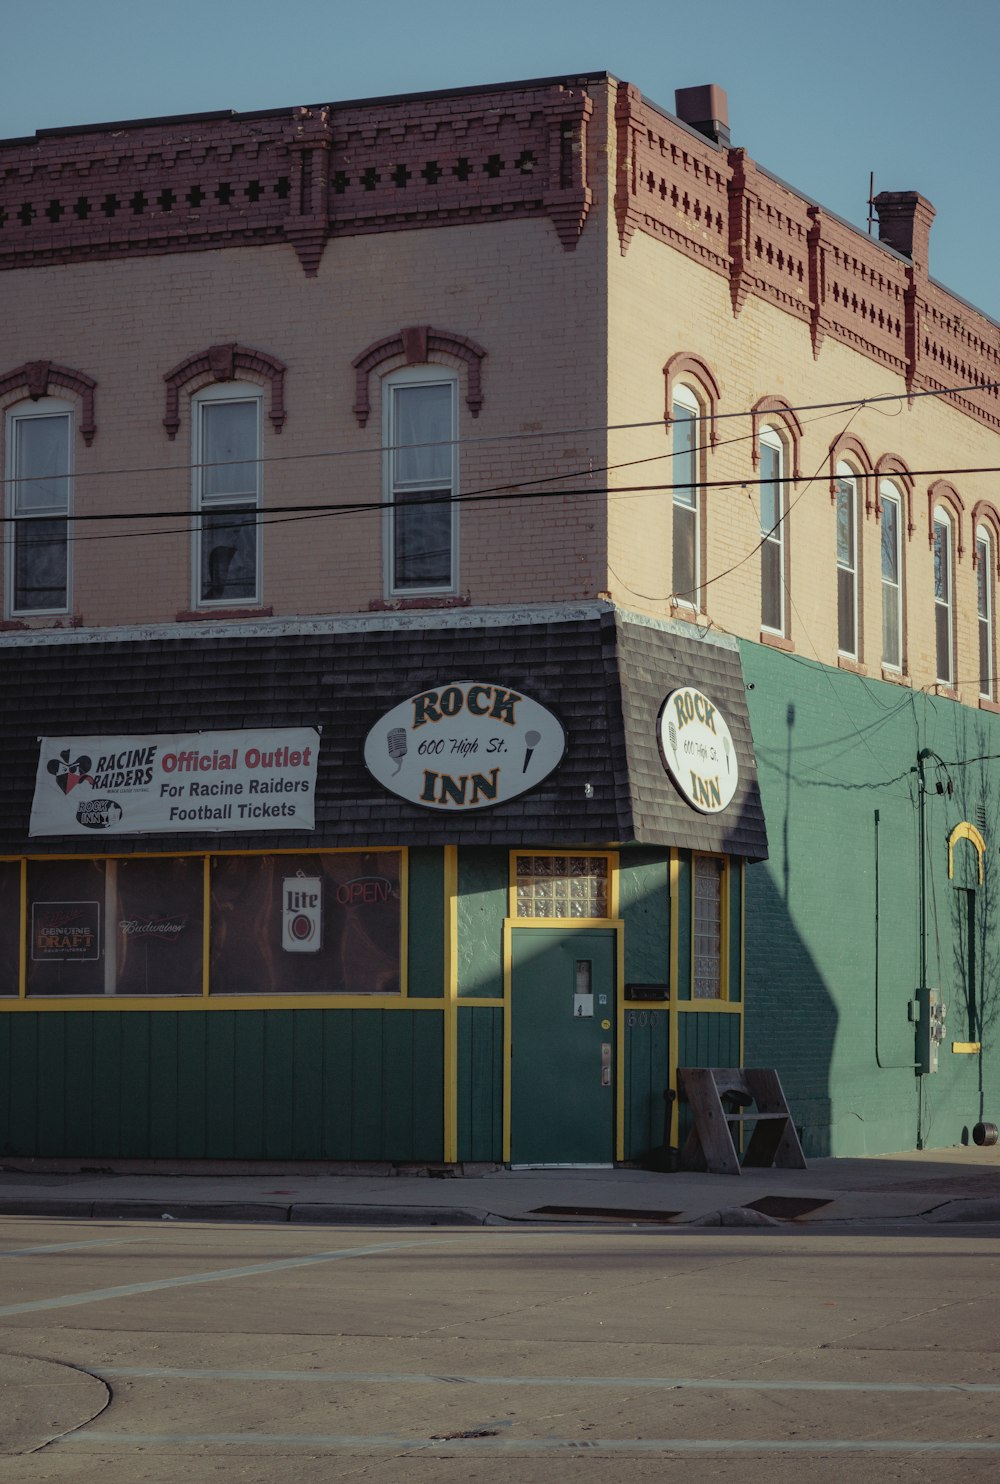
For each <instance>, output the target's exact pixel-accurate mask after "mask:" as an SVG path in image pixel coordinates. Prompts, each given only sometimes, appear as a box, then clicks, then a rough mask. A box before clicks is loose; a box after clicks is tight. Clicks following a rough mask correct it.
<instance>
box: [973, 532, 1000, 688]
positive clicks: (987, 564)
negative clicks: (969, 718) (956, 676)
mask: <svg viewBox="0 0 1000 1484" xmlns="http://www.w3.org/2000/svg"><path fill="white" fill-rule="evenodd" d="M993 543H994V538H993V533H992V532H991V531H990V529H989V527H988V526H986V525H978V526H977V527H976V615H977V618H978V624H979V694H980V695H981V696H982V697H983V698H984V700H987V701H995V700H996V698H997V697H996V688H997V682H996V646H995V643H994V637H993V620H994V614H995V607H994V602H995V589H994V582H993V573H994V572H995V570H996V568H995V565H994V562H995V557H994V544H993Z"/></svg>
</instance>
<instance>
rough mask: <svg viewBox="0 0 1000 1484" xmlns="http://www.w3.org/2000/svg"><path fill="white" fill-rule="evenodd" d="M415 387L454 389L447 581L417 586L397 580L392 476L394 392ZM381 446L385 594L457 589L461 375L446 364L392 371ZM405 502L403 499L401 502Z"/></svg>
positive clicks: (384, 396) (384, 391)
mask: <svg viewBox="0 0 1000 1484" xmlns="http://www.w3.org/2000/svg"><path fill="white" fill-rule="evenodd" d="M415 386H447V387H450V389H451V437H452V440H453V441H452V444H451V477H450V480H447V481H445V484H446V485H447V486H448V487H450V490H451V496H450V498H451V505H450V516H451V519H450V524H449V540H450V543H451V552H450V561H449V573H448V580H447V582H445V583H427V584H426V585H424V586H420V587H417V586H415V585H414V584H412V583H406V584H405V585H403V584H400V583H398V582H397V581H396V562H395V508H394V507H395V504H396V484H395V480H394V477H393V465H394V450H395V448H396V445H397V441H398V440H397V437H396V413H395V393H396V391H397V390H398V389H400V388H406V387H415ZM382 445H383V450H384V456H383V460H382V498H383V503H384V514H383V521H382V557H383V582H384V587H385V593H386V596H387V597H390V598H422V597H433V596H436V595H437V594H441V595H449V594H452V593H454V592H456V591H457V589H458V573H459V549H458V535H459V523H458V494H459V489H460V485H459V459H458V452H459V450H458V377H457V375H456V374H455V373H454V372H453V371H449V370H448V368H447V367H446V366H433V365H427V366H407V367H405V368H404V369H403V370H400V371H393V372H391V373H390V374H389V375H388V376H386V377H384V378H383V381H382ZM433 485H434V488H435V489H437V488H441V487H442V486H441V484H440V483H439V481H437V480H435V481H433ZM400 503H402V502H400Z"/></svg>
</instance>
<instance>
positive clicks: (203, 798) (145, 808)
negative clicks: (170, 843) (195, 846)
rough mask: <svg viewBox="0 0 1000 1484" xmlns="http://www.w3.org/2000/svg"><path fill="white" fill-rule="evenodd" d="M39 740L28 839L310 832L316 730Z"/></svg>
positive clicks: (265, 730)
mask: <svg viewBox="0 0 1000 1484" xmlns="http://www.w3.org/2000/svg"><path fill="white" fill-rule="evenodd" d="M40 740H41V746H40V749H39V754H38V773H37V775H36V778H35V796H34V799H33V801H32V805H31V823H30V825H29V828H28V834H29V835H89V834H91V833H98V834H105V835H135V834H152V833H158V834H159V833H168V834H184V835H195V834H198V835H200V834H203V833H206V832H215V833H219V834H222V833H231V834H243V833H244V832H245V831H247V830H312V829H314V828H315V801H316V763H317V756H318V753H319V742H320V737H319V732H318V731H315V730H314V729H313V728H312V727H289V728H282V729H277V728H273V727H266V728H261V729H259V730H257V729H254V728H247V729H246V730H245V731H238V732H188V733H181V734H178V735H176V736H166V735H164V736H152V737H42V738H41V739H40Z"/></svg>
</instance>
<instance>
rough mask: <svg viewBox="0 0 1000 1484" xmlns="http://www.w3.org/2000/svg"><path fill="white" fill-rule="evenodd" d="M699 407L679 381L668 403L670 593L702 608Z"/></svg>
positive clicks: (687, 604)
mask: <svg viewBox="0 0 1000 1484" xmlns="http://www.w3.org/2000/svg"><path fill="white" fill-rule="evenodd" d="M701 427H702V407H701V404H700V402H699V401H698V398H697V397H696V396H695V394H694V392H693V391H692V390H691V388H690V387H689V386H687V385H686V384H685V383H683V382H678V383H677V384H676V385H675V386H674V388H673V391H672V394H671V402H670V442H671V470H670V482H671V484H672V486H673V532H672V535H673V548H672V549H673V556H672V564H673V565H672V571H671V594H672V597H673V599H674V601H675V602H676V603H677V604H679V605H681V606H683V607H687V608H694V609H700V607H701V497H700V486H701V482H702V481H701V467H700V465H701V450H702V446H703V443H704V440H703V438H702V437H701V436H700V429H701Z"/></svg>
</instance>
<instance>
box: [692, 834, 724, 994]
mask: <svg viewBox="0 0 1000 1484" xmlns="http://www.w3.org/2000/svg"><path fill="white" fill-rule="evenodd" d="M724 878H725V861H723V860H720V859H719V858H718V857H717V856H712V855H696V856H695V858H694V892H693V896H694V947H693V956H694V963H693V974H692V998H694V999H696V1000H717V999H719V998H720V996H721V994H722V883H723V880H724Z"/></svg>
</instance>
